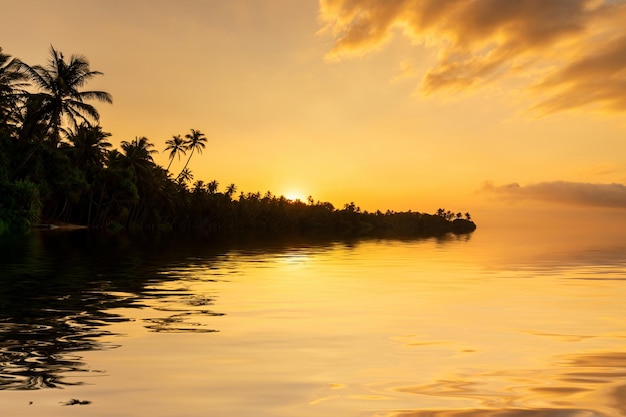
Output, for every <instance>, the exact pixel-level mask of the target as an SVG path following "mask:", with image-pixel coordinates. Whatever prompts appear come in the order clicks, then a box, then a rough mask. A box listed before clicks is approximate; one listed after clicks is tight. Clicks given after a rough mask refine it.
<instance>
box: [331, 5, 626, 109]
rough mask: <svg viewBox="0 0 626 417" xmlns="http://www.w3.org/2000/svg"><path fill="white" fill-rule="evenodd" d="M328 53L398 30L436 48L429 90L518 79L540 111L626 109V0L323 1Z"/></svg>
mask: <svg viewBox="0 0 626 417" xmlns="http://www.w3.org/2000/svg"><path fill="white" fill-rule="evenodd" d="M320 18H321V20H322V22H323V24H324V25H325V27H324V30H326V31H328V32H330V33H331V34H332V36H333V38H334V40H335V43H334V46H333V48H332V49H331V51H330V52H329V57H331V58H335V59H342V58H344V57H346V56H352V55H360V54H364V53H368V52H370V51H372V50H374V49H376V48H378V47H380V46H381V45H383V44H384V42H385V41H387V40H388V39H390V38H391V37H392V36H393V34H394V32H400V33H402V34H404V35H405V36H408V37H410V38H411V39H412V40H414V41H415V42H417V43H421V44H422V45H424V46H426V47H433V48H436V50H437V52H438V56H437V60H436V63H435V64H434V65H433V66H432V67H431V68H430V69H429V70H428V71H427V72H426V73H425V74H424V76H423V79H422V81H421V84H420V91H421V92H422V93H423V94H431V93H437V92H440V91H443V90H460V89H464V90H467V89H471V88H480V87H482V86H485V85H487V84H489V83H492V82H495V81H499V80H507V79H511V78H513V77H515V78H517V79H520V80H522V81H523V82H524V83H525V85H524V87H532V88H530V91H532V92H534V93H535V94H538V97H537V98H536V102H535V105H534V106H533V110H534V111H537V112H539V113H541V114H546V113H552V112H557V111H562V110H568V109H574V108H579V107H588V106H592V107H600V108H603V109H606V110H610V111H616V112H622V111H625V110H626V96H624V94H623V91H625V90H624V89H625V87H626V33H625V30H624V29H623V25H624V22H625V21H626V2H625V1H624V0H617V1H616V0H550V1H545V0H515V1H502V0H393V1H390V0H320Z"/></svg>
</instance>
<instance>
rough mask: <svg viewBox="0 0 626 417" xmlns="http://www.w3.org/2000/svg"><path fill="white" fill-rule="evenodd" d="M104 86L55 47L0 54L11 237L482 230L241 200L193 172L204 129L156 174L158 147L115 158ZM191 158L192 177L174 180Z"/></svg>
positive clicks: (3, 220)
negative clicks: (37, 58) (76, 228)
mask: <svg viewBox="0 0 626 417" xmlns="http://www.w3.org/2000/svg"><path fill="white" fill-rule="evenodd" d="M99 75H101V73H100V72H99V71H93V70H92V69H91V68H90V64H89V61H88V60H87V59H86V58H85V57H84V56H81V55H72V56H71V57H70V58H69V59H67V58H65V57H64V55H63V54H62V53H61V52H59V51H57V50H56V49H55V48H54V47H51V48H50V54H49V59H48V62H47V63H46V64H45V65H35V66H30V65H28V64H27V63H25V62H22V61H21V60H19V59H18V58H14V57H11V56H10V55H7V54H4V53H3V51H2V48H0V231H2V230H6V229H9V228H29V227H31V226H33V225H35V224H38V223H41V222H65V223H74V224H80V225H86V226H88V227H89V228H94V229H108V230H119V229H126V230H130V231H135V230H142V231H148V230H177V231H193V232H198V233H207V234H231V235H232V234H285V233H294V234H309V233H319V234H343V235H346V234H349V235H367V234H379V235H384V234H402V235H418V234H419V235H423V234H429V235H434V234H440V233H446V232H458V233H466V232H471V231H473V230H474V229H475V227H476V226H475V224H474V223H473V222H472V221H471V218H470V215H469V213H466V214H465V218H463V216H462V215H461V214H460V213H458V214H457V215H454V214H453V213H452V212H450V211H446V210H444V209H439V210H438V211H437V213H435V214H432V215H430V214H426V213H418V212H392V211H387V212H385V213H383V212H380V211H377V212H375V213H370V212H367V211H361V209H360V208H359V207H357V206H356V205H355V204H354V203H348V204H345V205H344V207H343V208H341V209H338V208H335V207H334V206H333V205H332V204H331V203H328V202H321V201H314V200H313V198H311V197H309V199H308V200H307V201H306V202H304V201H300V200H295V201H292V200H289V199H287V198H285V197H284V196H276V195H274V194H272V193H271V192H267V193H266V194H261V193H259V192H256V193H251V192H248V193H244V192H240V193H239V195H236V192H237V187H236V186H235V184H229V185H227V186H226V187H224V188H223V189H221V190H220V187H219V183H218V182H217V181H210V182H204V181H202V180H199V179H198V180H195V181H194V176H193V173H192V172H191V171H190V170H189V168H188V165H189V162H190V160H191V159H192V157H194V155H200V154H202V151H203V150H204V149H205V147H206V143H207V138H206V136H205V134H204V133H202V132H201V131H200V130H196V129H190V130H189V133H187V134H185V135H184V136H183V135H175V136H173V137H172V138H171V139H169V140H167V141H165V145H166V147H165V148H164V149H163V151H164V152H166V153H167V154H168V157H169V163H168V165H167V167H162V166H160V165H158V164H157V163H155V161H154V159H153V155H154V154H155V153H156V152H158V151H157V149H155V146H154V144H153V143H151V142H150V140H149V139H147V138H146V137H135V138H134V139H132V140H127V141H126V140H124V141H121V144H120V149H119V150H118V149H112V144H111V143H110V142H109V138H110V136H111V135H110V133H107V132H106V131H104V130H103V128H102V127H101V126H100V124H99V119H100V115H99V112H98V110H97V108H96V107H95V106H94V105H93V104H91V103H93V102H98V103H104V104H111V103H112V102H113V99H112V97H111V95H110V94H109V93H107V92H104V91H94V90H85V89H84V87H85V85H86V84H87V83H88V82H89V81H90V80H91V79H92V78H94V77H96V76H99ZM183 156H185V158H186V160H185V164H184V166H183V168H182V170H181V171H180V172H171V170H170V168H171V166H172V162H173V161H174V159H176V158H178V159H180V158H181V157H183ZM451 213H452V214H451Z"/></svg>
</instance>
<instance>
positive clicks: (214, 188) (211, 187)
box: [206, 180, 220, 194]
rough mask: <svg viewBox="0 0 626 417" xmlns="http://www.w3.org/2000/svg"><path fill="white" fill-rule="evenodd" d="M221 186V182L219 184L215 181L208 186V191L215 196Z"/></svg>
mask: <svg viewBox="0 0 626 417" xmlns="http://www.w3.org/2000/svg"><path fill="white" fill-rule="evenodd" d="M219 185H220V183H219V182H217V181H216V180H213V181H211V182H210V183H208V184H207V186H206V189H207V191H208V192H209V194H215V193H216V192H217V188H218V187H219Z"/></svg>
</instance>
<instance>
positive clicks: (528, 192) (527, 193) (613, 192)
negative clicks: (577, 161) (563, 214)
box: [481, 181, 626, 209]
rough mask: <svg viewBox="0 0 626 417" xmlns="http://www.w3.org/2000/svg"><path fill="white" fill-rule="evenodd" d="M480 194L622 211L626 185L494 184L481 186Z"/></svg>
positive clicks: (578, 183)
mask: <svg viewBox="0 0 626 417" xmlns="http://www.w3.org/2000/svg"><path fill="white" fill-rule="evenodd" d="M481 192H483V193H491V194H495V195H499V196H501V197H503V198H505V199H508V200H514V201H518V200H537V201H544V202H551V203H563V204H569V205H575V206H593V207H607V208H624V209H626V185H624V184H590V183H581V182H568V181H554V182H541V183H536V184H529V185H526V186H521V185H519V184H517V183H511V184H505V185H499V186H498V185H494V184H493V183H490V182H488V183H485V184H484V185H483V187H482V189H481Z"/></svg>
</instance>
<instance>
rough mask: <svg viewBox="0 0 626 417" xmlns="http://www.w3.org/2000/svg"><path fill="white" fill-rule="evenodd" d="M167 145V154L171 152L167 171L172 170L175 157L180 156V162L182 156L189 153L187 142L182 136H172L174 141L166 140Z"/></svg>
mask: <svg viewBox="0 0 626 417" xmlns="http://www.w3.org/2000/svg"><path fill="white" fill-rule="evenodd" d="M165 144H166V145H167V147H166V148H165V152H167V151H170V155H169V158H170V163H169V164H168V165H167V168H165V170H166V171H169V170H170V167H171V166H172V162H173V161H174V157H175V156H176V155H178V159H179V160H180V154H181V153H182V154H183V155H185V154H186V153H187V150H186V143H185V140H184V139H183V138H182V137H181V136H180V135H175V136H172V139H170V140H166V141H165Z"/></svg>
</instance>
